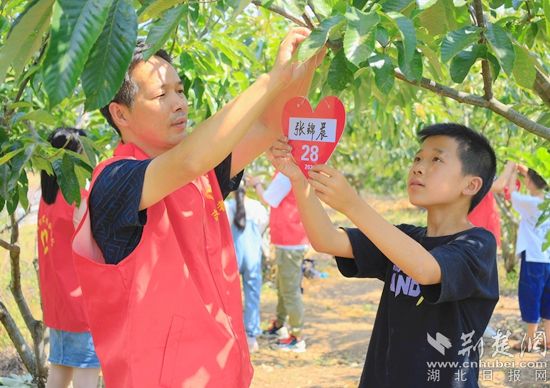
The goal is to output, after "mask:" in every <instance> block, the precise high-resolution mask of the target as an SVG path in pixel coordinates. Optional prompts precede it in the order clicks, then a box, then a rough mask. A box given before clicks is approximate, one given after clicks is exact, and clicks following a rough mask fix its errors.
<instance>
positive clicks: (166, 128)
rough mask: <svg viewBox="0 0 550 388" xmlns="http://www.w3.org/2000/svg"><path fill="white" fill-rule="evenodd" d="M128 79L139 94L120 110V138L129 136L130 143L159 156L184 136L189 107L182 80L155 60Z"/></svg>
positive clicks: (166, 64) (169, 66)
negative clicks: (125, 134) (122, 114)
mask: <svg viewBox="0 0 550 388" xmlns="http://www.w3.org/2000/svg"><path fill="white" fill-rule="evenodd" d="M131 76H132V79H133V80H134V82H135V83H136V84H137V86H138V90H137V93H136V95H135V97H134V102H133V104H132V106H131V107H129V108H128V107H125V106H123V111H124V114H125V117H124V119H125V122H124V126H123V128H121V131H122V134H123V136H124V132H127V133H128V132H129V133H130V134H131V140H133V139H136V140H137V141H138V142H139V143H141V144H147V145H148V147H149V149H151V150H154V153H156V154H159V153H162V152H164V151H166V150H168V149H170V148H172V147H173V146H175V145H176V144H178V143H179V142H180V141H181V140H182V139H183V138H184V136H185V128H186V126H187V113H188V106H187V99H186V98H185V95H184V94H183V85H182V82H181V79H180V77H179V76H178V74H177V72H176V70H175V69H174V67H173V66H172V65H171V64H170V63H168V62H166V61H165V60H164V59H162V58H159V57H156V56H153V57H151V58H150V59H149V60H148V61H147V62H140V63H138V64H137V65H136V67H135V68H134V69H133V70H132V74H131ZM119 127H120V126H119ZM136 140H134V141H136ZM151 156H156V155H151Z"/></svg>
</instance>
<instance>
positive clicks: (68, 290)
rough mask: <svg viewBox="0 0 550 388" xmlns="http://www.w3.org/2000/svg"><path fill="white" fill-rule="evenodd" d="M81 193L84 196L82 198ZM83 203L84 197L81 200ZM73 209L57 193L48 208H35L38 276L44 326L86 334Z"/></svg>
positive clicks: (41, 206)
mask: <svg viewBox="0 0 550 388" xmlns="http://www.w3.org/2000/svg"><path fill="white" fill-rule="evenodd" d="M85 195H86V194H85V192H84V193H83V197H84V196H85ZM83 200H85V198H83ZM74 209H75V208H74V206H73V205H69V204H68V203H67V202H65V198H63V195H62V194H61V190H59V191H58V193H57V197H56V199H55V202H54V203H52V204H51V205H49V204H47V203H46V202H44V200H43V199H40V205H39V207H38V228H37V229H38V230H37V232H38V235H37V238H38V273H39V279H40V295H41V298H42V312H43V315H44V323H45V324H46V326H48V327H51V328H54V329H57V330H65V331H71V332H83V331H88V330H89V328H88V323H87V322H86V315H85V314H84V309H83V306H82V291H81V289H80V285H79V282H78V277H77V275H76V271H75V268H74V264H73V257H72V250H71V238H72V236H73V233H74V225H73V214H74Z"/></svg>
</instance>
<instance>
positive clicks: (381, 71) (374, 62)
mask: <svg viewBox="0 0 550 388" xmlns="http://www.w3.org/2000/svg"><path fill="white" fill-rule="evenodd" d="M369 65H370V67H371V68H372V70H373V71H374V82H375V83H376V87H377V88H378V89H379V90H380V91H381V92H382V93H384V94H388V93H389V92H390V91H391V90H392V88H393V83H394V74H393V64H392V62H391V58H390V57H388V56H387V55H383V54H380V55H375V56H372V57H370V58H369Z"/></svg>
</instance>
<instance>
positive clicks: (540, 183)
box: [527, 168, 548, 190]
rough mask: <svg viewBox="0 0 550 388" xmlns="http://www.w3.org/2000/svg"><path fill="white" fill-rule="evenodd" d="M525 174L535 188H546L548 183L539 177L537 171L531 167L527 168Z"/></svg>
mask: <svg viewBox="0 0 550 388" xmlns="http://www.w3.org/2000/svg"><path fill="white" fill-rule="evenodd" d="M527 176H528V177H529V179H531V182H533V184H534V185H535V186H536V187H537V189H539V190H546V189H547V188H548V184H547V183H546V181H545V180H544V178H543V177H541V176H540V175H539V173H538V172H536V171H535V170H533V169H532V168H530V169H528V170H527Z"/></svg>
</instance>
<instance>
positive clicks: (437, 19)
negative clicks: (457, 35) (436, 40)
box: [418, 0, 448, 36]
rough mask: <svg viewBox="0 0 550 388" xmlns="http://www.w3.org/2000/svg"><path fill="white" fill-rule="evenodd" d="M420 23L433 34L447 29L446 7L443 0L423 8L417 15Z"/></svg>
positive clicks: (439, 33) (438, 33)
mask: <svg viewBox="0 0 550 388" xmlns="http://www.w3.org/2000/svg"><path fill="white" fill-rule="evenodd" d="M418 19H419V20H420V24H421V25H422V26H423V27H425V28H426V29H427V30H428V32H429V33H430V34H431V35H433V36H437V35H441V34H444V33H445V32H447V31H448V26H447V23H446V22H445V21H446V20H447V8H446V6H445V4H444V0H439V1H438V2H437V3H435V4H434V5H433V6H431V7H429V8H427V9H425V10H424V11H422V12H421V13H420V14H419V15H418Z"/></svg>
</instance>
